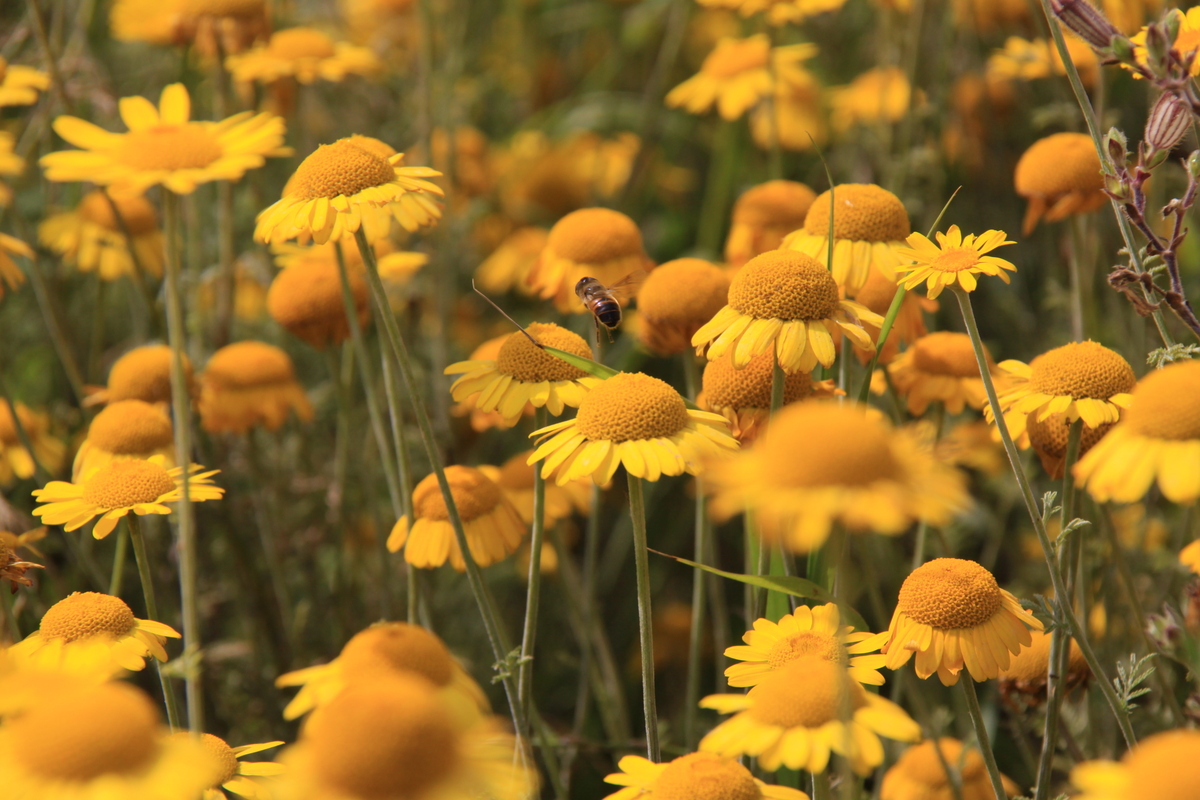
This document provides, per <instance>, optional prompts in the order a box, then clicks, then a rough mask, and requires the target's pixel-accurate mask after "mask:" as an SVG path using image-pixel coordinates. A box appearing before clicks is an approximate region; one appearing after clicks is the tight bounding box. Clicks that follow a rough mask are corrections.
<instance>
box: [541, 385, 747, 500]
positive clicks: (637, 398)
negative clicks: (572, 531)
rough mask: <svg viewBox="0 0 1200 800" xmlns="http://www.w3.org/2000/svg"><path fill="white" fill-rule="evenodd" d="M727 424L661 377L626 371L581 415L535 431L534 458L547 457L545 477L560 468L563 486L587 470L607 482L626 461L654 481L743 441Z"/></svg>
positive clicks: (696, 469)
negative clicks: (685, 398)
mask: <svg viewBox="0 0 1200 800" xmlns="http://www.w3.org/2000/svg"><path fill="white" fill-rule="evenodd" d="M727 431H728V428H727V425H726V422H725V418H724V417H722V416H720V415H719V414H713V413H710V412H708V411H692V410H690V409H689V408H688V407H687V405H686V404H685V403H684V402H683V398H682V397H680V396H679V393H678V392H676V391H675V390H674V389H672V388H671V387H670V386H669V385H668V384H666V383H664V382H663V381H660V380H659V379H658V378H652V377H650V376H649V375H643V374H642V373H640V372H632V373H629V372H622V373H620V374H618V375H614V376H613V377H611V378H609V379H608V380H606V381H601V382H600V383H599V384H598V385H597V386H596V387H595V388H593V389H592V390H591V391H590V392H588V393H587V395H586V396H584V398H583V402H581V403H580V404H579V414H578V415H577V416H576V417H575V419H571V420H567V421H566V422H558V423H555V424H553V425H550V426H548V427H545V428H542V429H541V430H538V431H534V432H533V433H531V434H530V436H531V437H537V439H538V446H537V449H536V450H534V452H533V455H531V456H530V457H529V463H530V464H533V463H535V462H538V461H541V462H542V477H545V478H550V477H551V476H552V475H555V474H556V473H557V476H558V477H557V478H556V479H555V482H556V483H557V484H558V485H559V486H563V485H565V484H566V483H567V482H568V481H572V480H577V479H579V478H585V477H590V478H591V479H592V481H593V482H595V483H596V484H600V485H602V484H605V483H608V482H609V481H610V480H612V477H613V474H614V473H615V472H616V471H617V467H619V466H621V465H622V464H624V465H625V469H626V471H627V472H629V474H630V475H633V476H635V477H638V478H645V479H646V480H649V481H656V480H658V479H659V478H660V477H661V476H663V475H682V474H683V473H685V472H686V473H688V474H690V475H697V474H699V473H700V472H702V471H703V469H704V466H703V463H702V462H703V459H705V458H706V457H710V456H720V455H722V454H723V451H727V450H734V449H736V448H737V441H736V440H734V439H733V438H731V437H730V436H729V434H728V432H727Z"/></svg>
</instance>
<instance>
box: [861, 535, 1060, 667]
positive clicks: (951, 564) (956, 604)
mask: <svg viewBox="0 0 1200 800" xmlns="http://www.w3.org/2000/svg"><path fill="white" fill-rule="evenodd" d="M1031 628H1032V629H1033V630H1039V631H1040V630H1042V623H1041V622H1040V621H1039V620H1038V619H1037V618H1035V617H1034V616H1033V615H1031V614H1026V613H1025V611H1024V609H1022V608H1021V605H1020V603H1019V602H1018V601H1017V598H1015V597H1013V596H1012V595H1011V594H1009V593H1008V592H1006V591H1004V590H1003V589H1001V588H1000V586H999V585H998V584H997V583H996V578H995V576H993V575H992V573H990V572H988V571H987V570H986V569H984V568H983V567H981V566H980V565H979V564H977V563H975V562H974V561H966V560H964V559H961V558H935V559H934V560H933V561H929V562H927V563H925V564H923V565H921V566H920V567H917V569H915V570H914V571H913V572H911V573H910V574H909V576H908V577H907V578H905V579H904V584H903V585H902V586H901V587H900V599H899V600H898V601H897V602H896V611H895V613H894V614H893V615H892V622H891V625H890V626H889V627H888V639H887V642H885V643H884V645H883V652H884V653H885V654H886V655H887V668H888V669H899V668H900V667H902V666H904V664H906V663H908V660H909V659H910V658H912V657H913V656H914V655H915V656H916V662H915V663H916V669H917V677H918V678H922V679H924V678H928V677H929V676H931V675H933V674H934V673H937V676H938V679H939V680H941V682H942V683H943V684H944V685H946V686H953V685H954V684H956V683H958V679H959V673H961V672H962V670H963V669H964V668H966V670H967V671H968V672H969V673H970V674H971V678H972V679H973V680H976V681H985V680H989V679H991V678H998V677H999V676H1000V671H1001V670H1003V669H1005V668H1007V667H1008V665H1009V660H1010V658H1011V656H1013V655H1016V654H1017V653H1018V652H1020V650H1021V648H1022V647H1028V646H1030V645H1031V644H1032V643H1033V639H1032V637H1031V635H1030V629H1031Z"/></svg>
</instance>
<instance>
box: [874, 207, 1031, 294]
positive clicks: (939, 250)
mask: <svg viewBox="0 0 1200 800" xmlns="http://www.w3.org/2000/svg"><path fill="white" fill-rule="evenodd" d="M935 236H936V237H937V244H934V243H933V242H931V241H929V239H928V238H927V237H926V236H925V234H923V233H914V234H912V235H910V236H909V237H908V239H907V240H906V241H907V242H908V247H906V248H901V249H899V250H898V251H897V252H898V254H899V255H900V256H901V257H902V258H909V259H912V261H913V262H914V263H911V264H901V266H900V272H901V273H903V274H904V277H903V278H902V279H901V280H900V285H901V286H903V287H904V288H906V289H913V288H916V287H917V286H919V285H921V283H922V282H924V283H925V287H926V289H927V291H928V294H929V299H930V300H934V299H936V298H937V296H938V295H939V294H941V293H942V290H943V289H945V288H947V287H953V286H958V287H960V288H962V290H963V291H966V292H973V291H975V287H976V285H978V280H977V279H976V277H975V276H976V275H995V276H996V277H998V278H1000V279H1001V280H1002V281H1004V282H1005V283H1008V282H1009V280H1010V278H1009V277H1008V272H1016V271H1017V268H1016V267H1015V266H1013V264H1012V262H1011V261H1005V260H1004V259H1002V258H997V257H996V256H989V255H987V254H988V253H990V252H992V251H993V250H995V249H996V248H997V247H1003V246H1004V245H1006V244H1016V242H1011V241H1009V240H1008V239H1007V238H1006V234H1005V233H1004V231H985V232H984V233H981V234H979V235H978V236H977V235H975V234H973V233H971V234H968V235H967V236H965V237H964V236H963V235H962V232H961V231H960V230H959V229H958V226H957V225H951V226H950V229H949V230H948V231H946V232H945V233H941V232H940V231H939V232H938V233H936V234H935ZM1006 270H1007V272H1006Z"/></svg>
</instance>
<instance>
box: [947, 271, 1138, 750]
mask: <svg viewBox="0 0 1200 800" xmlns="http://www.w3.org/2000/svg"><path fill="white" fill-rule="evenodd" d="M952 291H953V292H954V295H955V297H957V298H958V305H959V307H960V308H961V309H962V315H963V322H964V323H965V324H966V327H967V334H968V335H969V336H970V337H971V346H972V347H973V348H974V350H975V361H976V363H977V364H978V365H979V374H980V376H981V377H982V378H983V388H984V389H985V390H986V392H987V396H988V402H989V403H990V404H991V406H992V408H993V409H999V408H1000V400H999V398H998V397H997V395H996V385H995V383H994V382H993V381H992V373H991V370H990V369H989V368H988V363H987V356H986V355H985V353H984V351H983V341H982V340H981V339H980V338H979V325H978V323H976V321H975V311H974V309H973V308H972V307H971V295H970V294H969V293H968V292H966V291H965V290H963V289H962V288H960V287H958V286H955V287H952ZM995 421H996V429H997V430H999V431H1000V440H1001V441H1002V442H1004V451H1005V452H1006V453H1007V454H1008V461H1009V464H1011V465H1012V470H1013V475H1014V476H1015V477H1016V479H1017V485H1018V486H1019V487H1020V489H1021V497H1022V499H1023V500H1024V501H1025V509H1026V511H1028V512H1029V518H1030V520H1031V521H1032V522H1033V530H1034V532H1035V533H1037V537H1038V543H1039V544H1041V546H1042V555H1043V556H1044V557H1045V559H1046V565H1047V567H1048V568H1049V571H1050V582H1051V583H1052V584H1053V586H1054V597H1055V604H1056V605H1057V606H1058V608H1059V610H1060V612H1061V613H1062V615H1063V616H1064V617H1065V618H1066V620H1067V623H1068V625H1069V626H1070V628H1071V635H1072V636H1074V637H1075V641H1076V642H1077V643H1078V644H1079V649H1080V650H1082V651H1083V655H1084V658H1085V659H1086V660H1087V662H1088V667H1089V668H1091V670H1092V674H1093V675H1095V676H1096V683H1097V685H1098V686H1099V687H1100V691H1101V692H1102V693H1103V694H1104V699H1105V701H1107V702H1108V705H1109V708H1111V709H1112V713H1113V716H1114V717H1116V718H1117V725H1118V726H1119V727H1120V728H1121V735H1122V736H1123V737H1124V739H1125V743H1126V745H1127V746H1129V747H1133V745H1134V744H1135V743H1136V742H1137V737H1136V736H1135V735H1134V732H1133V725H1132V724H1131V723H1130V721H1129V712H1128V711H1127V710H1126V708H1125V704H1124V703H1122V702H1121V699H1120V698H1119V697H1117V693H1116V690H1115V689H1114V688H1113V685H1112V683H1111V682H1110V681H1109V679H1108V676H1107V675H1106V674H1105V672H1104V669H1103V667H1102V666H1101V664H1100V660H1099V659H1098V658H1096V653H1095V651H1094V650H1092V646H1091V643H1090V642H1089V641H1088V638H1087V631H1086V630H1085V629H1084V627H1083V625H1082V624H1081V623H1080V621H1079V618H1078V617H1077V616H1075V610H1074V608H1073V607H1072V605H1071V601H1070V597H1071V595H1070V593H1069V592H1068V591H1067V587H1066V584H1065V583H1064V581H1063V579H1062V574H1061V573H1060V572H1059V570H1058V569H1057V567H1056V565H1055V557H1054V547H1053V545H1052V544H1051V543H1050V537H1049V536H1047V535H1046V526H1045V524H1044V522H1043V521H1042V515H1041V514H1040V513H1039V511H1038V506H1037V500H1036V499H1035V498H1034V496H1033V489H1032V487H1030V485H1029V478H1028V477H1027V476H1026V475H1025V469H1024V467H1022V466H1021V454H1020V453H1019V452H1018V451H1017V445H1016V443H1014V442H1013V438H1012V434H1010V433H1009V431H1008V423H1006V422H1005V421H1004V415H1003V414H1000V413H996V414H995Z"/></svg>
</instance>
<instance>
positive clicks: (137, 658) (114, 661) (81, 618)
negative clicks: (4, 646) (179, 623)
mask: <svg viewBox="0 0 1200 800" xmlns="http://www.w3.org/2000/svg"><path fill="white" fill-rule="evenodd" d="M166 637H170V638H172V639H178V638H179V634H178V633H177V632H176V631H175V629H174V628H172V627H170V626H169V625H164V624H162V623H161V622H155V621H154V620H149V619H136V618H135V617H134V616H133V612H132V611H131V610H130V609H129V606H127V605H126V604H125V601H123V600H122V599H121V598H119V597H113V596H112V595H109V594H100V593H99V592H82V593H80V592H73V593H71V594H69V595H67V597H66V598H64V599H63V600H59V601H58V602H57V603H55V604H54V605H52V606H50V608H49V609H48V610H47V611H46V613H45V614H44V615H43V616H42V622H41V625H40V626H39V627H38V629H37V631H35V632H34V633H31V634H29V636H27V637H26V638H25V639H24V641H22V642H19V643H17V644H14V645H13V646H12V647H10V648H9V649H8V653H9V655H11V656H14V657H16V658H18V659H22V660H26V661H28V662H30V663H32V664H34V665H37V666H39V667H43V668H50V669H61V670H65V671H67V672H71V673H75V674H85V675H86V674H99V675H104V676H106V677H107V676H112V675H115V674H116V673H117V672H119V671H120V670H122V669H128V670H133V671H135V672H136V671H138V670H141V669H145V667H146V659H147V658H149V657H150V656H154V657H155V658H157V659H158V660H159V661H166V660H167V651H166V650H165V649H164V648H163V644H164V641H163V640H164V638H166Z"/></svg>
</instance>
